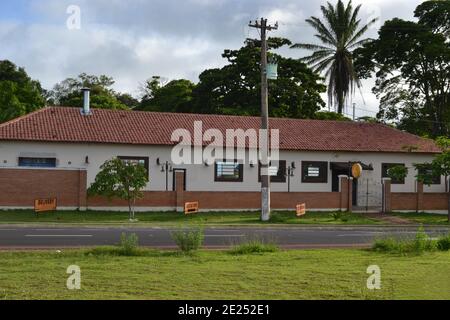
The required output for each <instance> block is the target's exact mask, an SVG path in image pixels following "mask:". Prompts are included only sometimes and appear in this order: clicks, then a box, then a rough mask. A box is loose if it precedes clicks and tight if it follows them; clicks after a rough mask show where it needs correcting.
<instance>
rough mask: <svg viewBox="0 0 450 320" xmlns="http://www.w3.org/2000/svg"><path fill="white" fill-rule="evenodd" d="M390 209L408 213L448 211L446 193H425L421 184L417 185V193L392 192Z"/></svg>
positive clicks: (447, 195)
mask: <svg viewBox="0 0 450 320" xmlns="http://www.w3.org/2000/svg"><path fill="white" fill-rule="evenodd" d="M390 197H391V209H392V211H396V210H404V211H407V210H410V211H417V212H420V211H433V210H436V211H444V210H448V197H449V194H448V193H444V192H442V193H425V192H423V184H422V183H419V182H418V183H417V192H392V193H391V194H390Z"/></svg>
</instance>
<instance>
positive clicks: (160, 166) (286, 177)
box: [0, 107, 448, 212]
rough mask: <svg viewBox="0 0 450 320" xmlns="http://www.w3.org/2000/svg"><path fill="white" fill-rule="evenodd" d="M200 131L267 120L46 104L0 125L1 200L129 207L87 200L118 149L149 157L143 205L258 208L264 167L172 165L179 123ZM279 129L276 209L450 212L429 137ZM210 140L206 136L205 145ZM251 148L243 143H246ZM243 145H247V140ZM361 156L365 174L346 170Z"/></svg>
mask: <svg viewBox="0 0 450 320" xmlns="http://www.w3.org/2000/svg"><path fill="white" fill-rule="evenodd" d="M198 121H201V122H202V130H203V131H202V132H205V131H207V130H208V129H212V128H214V129H218V130H219V131H221V132H223V134H224V135H225V133H226V130H227V129H234V130H236V129H242V130H244V131H245V130H248V129H255V130H258V128H259V127H260V123H261V122H260V121H261V120H260V118H258V117H243V116H227V115H201V114H174V113H155V112H141V111H120V110H104V109H92V110H88V111H86V112H85V111H83V109H81V110H80V109H79V108H70V107H46V108H43V109H41V110H38V111H36V112H33V113H30V114H28V115H25V116H23V117H20V118H17V119H15V120H12V121H9V122H6V123H4V124H1V125H0V208H31V207H33V203H34V199H38V198H53V197H54V198H57V200H58V206H59V208H61V209H74V208H79V209H86V208H89V209H98V210H106V209H108V210H110V209H117V210H122V209H125V208H126V204H125V203H124V202H123V201H121V200H117V199H113V200H108V199H103V198H101V197H94V198H88V197H87V195H86V189H87V188H88V187H89V185H90V184H91V183H92V182H93V181H94V180H95V177H96V175H97V173H98V172H99V168H100V166H101V165H102V164H103V163H104V162H105V161H106V160H109V159H111V158H113V157H120V158H121V159H123V160H124V161H131V162H139V163H142V164H143V165H144V166H145V167H146V169H147V171H148V174H149V183H148V185H147V187H146V188H145V195H144V198H143V199H141V200H139V201H138V202H137V207H138V208H137V209H138V210H174V209H176V208H180V207H182V206H183V203H184V202H185V201H191V200H192V201H199V203H200V208H201V209H202V210H257V209H258V208H259V207H260V188H261V183H260V167H259V164H258V163H255V162H250V163H241V162H238V161H235V160H236V159H216V160H215V161H214V163H208V162H203V163H202V164H175V163H173V161H172V150H173V148H174V146H175V145H177V142H176V141H173V138H172V134H173V132H174V131H175V130H177V129H183V130H185V131H186V130H187V131H188V132H192V133H193V131H194V123H195V122H198ZM270 128H271V129H278V130H279V141H280V143H279V161H276V162H275V161H274V163H272V164H271V166H272V170H273V168H275V173H273V176H272V177H271V181H272V182H271V191H272V208H275V209H293V208H295V204H297V203H306V204H307V207H308V209H310V210H336V209H343V210H346V209H352V208H357V209H360V210H381V208H382V206H383V205H386V210H399V211H401V210H405V211H411V210H413V211H415V210H426V211H430V212H431V211H435V212H446V210H447V194H446V192H447V188H448V187H447V182H446V181H445V179H446V178H445V177H436V178H435V181H434V183H433V185H431V186H422V185H420V184H417V182H416V178H415V176H416V174H417V173H416V172H415V169H414V167H413V165H414V164H415V163H428V162H430V161H431V160H432V159H433V157H434V156H435V155H436V154H437V153H439V152H440V150H439V148H438V147H437V146H436V145H435V144H434V142H433V141H432V140H428V139H423V138H421V137H418V136H415V135H412V134H409V133H406V132H402V131H400V130H397V129H394V128H392V127H389V126H387V125H383V124H377V123H365V122H351V121H320V120H300V119H276V118H271V119H270ZM207 145H208V143H206V142H204V144H203V147H205V146H207ZM244 149H245V148H244ZM245 152H248V148H247V149H246V151H245ZM354 163H360V164H361V166H362V168H363V172H362V175H361V177H360V178H359V179H353V181H352V180H351V179H350V178H349V175H351V173H350V171H349V168H350V167H351V165H352V164H354ZM395 165H404V166H406V167H408V168H409V174H408V176H407V177H406V178H405V179H404V180H402V181H389V179H385V180H384V181H387V183H388V184H389V190H388V193H387V194H384V195H383V190H384V191H385V192H386V189H383V188H386V186H385V184H384V183H383V178H387V170H388V169H389V168H390V167H392V166H395Z"/></svg>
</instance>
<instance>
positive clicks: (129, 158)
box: [117, 156, 150, 178]
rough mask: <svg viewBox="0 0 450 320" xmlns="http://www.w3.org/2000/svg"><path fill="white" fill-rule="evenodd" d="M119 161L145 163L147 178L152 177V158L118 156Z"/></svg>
mask: <svg viewBox="0 0 450 320" xmlns="http://www.w3.org/2000/svg"><path fill="white" fill-rule="evenodd" d="M117 159H119V160H122V161H124V160H125V161H126V160H135V161H144V168H145V170H147V178H149V177H150V170H149V164H150V158H149V157H140V156H136V157H134V156H118V157H117Z"/></svg>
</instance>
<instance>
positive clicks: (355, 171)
mask: <svg viewBox="0 0 450 320" xmlns="http://www.w3.org/2000/svg"><path fill="white" fill-rule="evenodd" d="M362 170H363V168H362V166H361V164H359V163H354V164H353V166H352V176H353V178H356V179H358V178H359V177H361V174H362Z"/></svg>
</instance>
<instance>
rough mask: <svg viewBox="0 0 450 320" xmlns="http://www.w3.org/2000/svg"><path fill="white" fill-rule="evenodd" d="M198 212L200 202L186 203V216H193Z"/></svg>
mask: <svg viewBox="0 0 450 320" xmlns="http://www.w3.org/2000/svg"><path fill="white" fill-rule="evenodd" d="M197 212H198V202H186V203H185V204H184V214H191V213H197Z"/></svg>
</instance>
